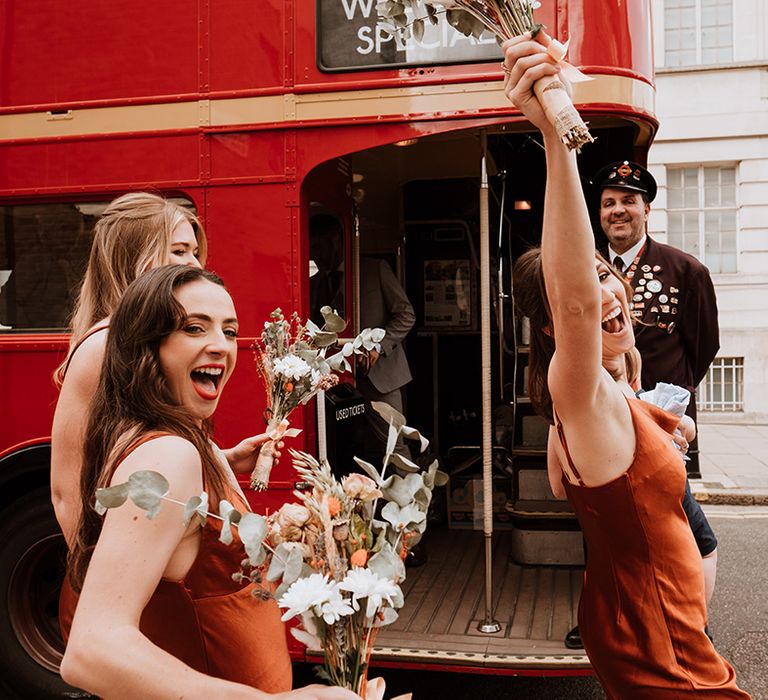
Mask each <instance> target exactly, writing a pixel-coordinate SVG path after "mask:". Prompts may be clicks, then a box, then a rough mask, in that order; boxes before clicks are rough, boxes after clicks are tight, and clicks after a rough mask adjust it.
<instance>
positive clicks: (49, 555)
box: [0, 0, 657, 697]
mask: <svg viewBox="0 0 768 700" xmlns="http://www.w3.org/2000/svg"><path fill="white" fill-rule="evenodd" d="M375 4H376V3H375V1H374V0H317V1H316V2H314V3H312V2H309V1H308V0H262V1H261V2H259V3H254V2H244V1H243V0H217V2H215V3H214V2H210V1H209V0H198V1H197V2H189V3H182V4H178V3H154V2H148V1H147V0H130V2H129V1H128V0H113V1H112V2H110V3H87V4H86V5H85V6H83V5H78V4H73V3H70V2H64V1H63V0H38V2H35V3H33V4H20V3H15V2H13V0H0V26H1V27H2V29H0V75H2V80H0V285H1V286H0V395H1V396H2V401H0V561H2V562H3V566H2V567H1V568H0V598H2V600H3V601H4V604H3V605H2V606H0V649H2V654H0V678H3V679H4V683H5V684H6V686H7V689H6V692H7V693H9V694H13V693H15V694H16V695H18V696H19V697H66V696H68V695H67V694H68V693H71V689H68V688H67V687H66V686H65V685H64V684H63V683H62V682H61V680H60V679H59V677H58V674H57V668H58V662H59V660H60V658H61V653H62V643H61V639H60V636H59V633H58V626H57V622H56V612H57V599H58V586H59V583H60V580H61V576H62V571H63V568H62V562H63V550H64V544H63V538H62V537H61V535H60V533H59V531H58V528H57V526H56V522H55V519H54V517H53V511H52V508H51V506H50V493H49V461H50V438H49V435H50V426H51V420H52V415H53V409H54V406H55V402H56V397H57V394H56V390H55V387H54V385H53V382H52V379H51V375H52V372H53V370H54V368H55V367H56V366H57V365H58V363H59V362H60V361H61V359H62V357H63V354H64V352H65V349H66V346H67V340H68V336H67V330H66V329H67V321H68V316H69V314H70V311H71V308H72V302H73V297H74V294H75V293H76V290H77V287H78V284H79V282H80V278H81V275H82V272H83V269H84V266H85V262H86V257H87V253H88V250H89V245H90V235H91V229H92V226H93V223H94V221H95V220H96V218H97V217H98V215H99V213H100V212H101V211H102V210H103V208H104V206H105V204H106V203H107V202H109V201H110V200H111V199H113V198H114V197H115V196H117V195H119V194H121V193H124V192H127V191H131V190H147V189H148V190H152V191H157V192H161V193H163V194H164V195H165V196H168V197H174V198H178V199H179V200H181V201H183V202H186V203H187V204H188V205H189V206H192V207H194V208H195V210H196V211H197V213H198V215H199V216H200V218H201V220H202V221H203V223H204V225H205V228H206V231H207V233H208V236H209V241H210V257H209V266H210V267H211V268H212V269H213V270H215V271H216V272H218V273H219V274H221V275H222V277H223V278H224V279H225V280H226V282H227V284H228V287H229V289H230V291H231V293H232V296H233V298H234V299H235V301H236V304H237V308H238V312H239V317H240V321H241V330H242V337H241V338H240V340H239V347H240V348H241V350H242V357H241V361H240V363H239V367H238V369H237V374H236V376H235V378H234V380H233V381H232V382H231V384H230V388H229V389H228V392H227V396H226V397H225V400H224V401H223V402H222V405H221V408H220V410H219V413H218V416H217V426H216V427H217V438H218V439H220V441H221V442H222V443H227V444H229V443H232V442H234V441H235V440H237V439H240V438H242V437H243V436H244V435H246V434H253V433H254V432H257V431H259V430H260V429H261V428H262V426H263V420H262V410H263V404H264V399H263V392H262V389H261V387H260V386H259V383H258V379H257V375H256V372H254V371H253V370H252V367H251V366H250V361H251V354H250V349H249V347H250V345H251V342H252V340H253V338H254V337H255V336H256V335H257V334H258V333H259V332H260V329H261V327H262V324H263V321H264V320H265V319H266V318H267V317H268V314H269V312H270V311H272V309H274V308H275V307H277V306H280V307H282V308H283V309H284V310H288V311H293V310H296V311H298V312H299V313H300V314H301V315H303V316H306V315H308V314H309V312H310V309H311V305H312V302H313V301H316V300H313V299H311V293H310V286H311V285H310V274H309V270H310V264H311V263H310V253H311V245H310V243H311V235H312V233H311V231H312V227H311V220H312V218H313V217H314V215H316V214H324V215H329V216H332V217H335V219H336V220H337V221H338V223H339V226H340V229H341V230H343V244H342V246H341V249H342V258H343V259H342V260H339V261H337V263H338V264H337V266H336V268H335V270H336V272H337V273H338V274H337V275H336V284H337V286H338V289H337V292H338V294H337V299H338V300H339V306H340V310H341V311H343V313H344V314H345V315H346V317H347V318H348V319H349V320H350V330H351V329H352V327H353V326H355V325H356V324H355V319H356V317H357V318H359V313H358V312H359V298H360V278H359V258H360V256H361V255H369V256H375V257H379V258H384V259H386V260H388V262H389V263H390V264H391V265H392V266H393V269H394V270H395V271H396V273H397V274H398V276H399V277H400V279H401V281H402V283H403V286H404V288H405V289H406V292H407V294H408V295H409V297H410V298H411V300H412V302H413V305H414V308H415V310H416V315H417V322H416V326H415V328H414V330H413V331H412V333H411V335H410V337H409V339H408V341H407V354H408V357H409V361H410V364H411V368H412V371H413V374H414V377H415V378H414V381H413V382H411V384H410V385H409V386H408V387H407V392H406V393H407V397H406V398H407V402H406V403H407V413H408V416H409V423H410V424H412V425H415V426H417V427H419V428H420V429H421V430H422V432H423V433H424V434H426V435H429V436H430V437H431V439H432V447H433V449H434V451H435V454H436V455H437V456H438V457H439V458H440V459H441V461H442V463H443V468H444V469H445V470H446V471H448V472H449V473H450V475H451V482H450V484H449V486H448V487H447V489H446V490H445V492H444V493H441V494H438V495H437V496H436V504H435V508H434V510H435V513H434V516H433V517H432V519H433V520H434V522H433V523H432V524H431V526H430V529H429V532H428V538H427V545H428V548H429V550H428V551H429V560H428V563H427V564H426V565H425V566H424V567H421V568H419V569H411V570H409V576H408V579H407V580H406V582H405V584H404V590H405V592H406V607H405V608H404V609H403V610H402V611H401V615H400V618H399V619H398V621H397V622H396V623H395V624H394V625H392V626H391V627H390V628H387V629H386V630H384V631H382V633H381V635H380V636H379V638H378V646H377V648H376V651H375V653H374V657H373V659H374V663H381V664H386V663H388V664H396V665H402V666H411V667H425V668H426V667H431V668H432V667H433V668H440V669H443V670H445V669H454V670H475V671H478V672H482V671H485V672H488V671H489V670H491V671H493V672H499V673H504V672H509V673H512V672H514V673H543V674H548V673H577V672H588V669H589V664H588V661H587V659H586V657H585V656H584V655H583V653H579V652H570V651H568V650H566V649H565V648H564V647H563V644H562V639H563V636H564V634H565V632H566V631H567V630H568V629H569V628H570V626H571V625H572V624H575V609H576V604H577V602H578V595H579V591H580V587H581V575H582V574H581V572H582V570H581V564H582V552H581V539H580V535H579V533H578V528H577V525H576V522H575V519H574V517H573V514H572V513H570V512H569V511H568V510H567V509H564V508H563V507H562V506H561V505H560V504H558V503H555V502H554V501H553V499H552V497H551V493H550V492H549V490H548V486H547V482H546V472H545V469H544V464H545V448H544V444H543V440H542V428H543V426H542V425H541V423H540V422H538V421H537V418H536V417H535V416H534V415H533V414H532V411H531V410H530V404H529V402H528V401H527V398H526V396H525V389H524V387H525V365H526V347H525V328H524V325H521V324H520V322H519V321H518V320H516V319H515V315H514V309H513V307H512V301H511V297H510V293H511V280H510V262H511V260H512V259H514V257H515V256H516V255H517V254H519V252H520V251H522V250H523V249H524V248H525V247H527V246H528V245H530V244H533V243H535V242H536V241H537V240H538V237H539V229H540V224H541V212H542V202H543V190H544V188H543V182H544V166H543V162H544V161H543V153H542V150H541V148H540V145H539V143H538V142H537V136H536V134H535V132H534V130H533V129H532V128H531V126H530V124H528V123H527V122H526V121H525V120H524V119H522V117H521V116H520V115H519V113H518V112H516V110H515V109H514V108H513V107H512V106H511V105H510V104H509V103H508V102H507V101H506V99H505V97H504V95H503V93H502V91H501V78H502V74H501V69H500V66H499V60H500V58H501V52H500V49H499V47H498V45H497V44H496V43H495V41H494V40H493V38H491V37H489V38H481V40H474V39H468V38H466V37H464V36H462V35H460V34H458V33H456V32H455V31H453V30H452V29H451V28H450V27H448V25H447V24H446V23H444V22H441V23H439V24H438V25H437V26H436V27H428V31H427V33H425V35H424V37H423V38H422V39H421V40H420V41H418V42H417V41H415V40H409V41H407V42H403V41H400V40H397V39H394V38H392V37H389V36H388V35H387V34H386V33H383V32H381V31H380V30H379V29H377V21H376V16H375V15H376V10H375ZM650 4H651V3H650V0H632V2H624V3H621V2H604V1H603V0H557V1H555V0H542V7H541V8H540V9H539V10H538V18H539V20H540V21H542V22H543V23H544V24H545V25H546V26H547V27H548V29H549V31H550V33H551V34H553V35H554V36H555V37H557V38H559V39H560V40H562V41H565V40H566V39H570V52H569V60H570V61H571V62H572V63H574V64H576V65H578V66H580V67H581V68H582V70H583V71H584V72H586V73H587V74H589V75H590V76H591V77H592V78H594V79H593V80H592V81H590V82H587V83H581V84H579V85H577V86H576V89H575V95H574V101H575V103H576V104H577V106H578V108H579V109H580V111H581V112H582V114H583V115H584V116H585V119H587V120H588V121H589V123H590V128H591V131H592V133H593V134H594V135H595V136H596V137H597V141H596V142H595V143H594V144H592V145H589V146H587V147H586V148H585V149H584V153H583V155H582V156H581V160H580V167H581V170H582V172H583V174H584V176H585V179H588V177H589V175H590V174H591V173H593V172H595V171H596V170H597V169H598V167H599V166H600V165H602V164H604V163H606V162H609V161H612V160H617V159H620V158H626V157H630V158H633V159H634V160H637V161H641V162H643V161H644V160H645V155H646V152H647V149H648V147H649V145H650V142H651V140H652V138H653V135H654V133H655V130H656V126H657V124H656V121H655V118H654V115H653V106H654V86H653V61H652V48H651V17H650ZM483 339H485V344H484V342H483ZM483 347H485V351H484V352H485V354H483V350H482V348H483ZM348 393H349V396H351V397H352V398H349V396H348V397H346V398H345V397H344V396H339V397H336V398H335V400H336V401H337V403H336V404H333V403H329V404H328V405H329V406H330V407H331V408H332V407H333V406H334V405H335V406H337V407H338V406H342V405H343V402H344V401H347V402H350V401H351V402H354V401H355V400H356V399H355V398H354V392H352V391H350V392H348ZM484 397H485V400H484ZM319 413H323V412H319ZM356 414H357V411H344V410H337V411H333V410H330V411H325V417H324V419H323V420H321V421H320V422H319V423H318V420H317V416H316V412H315V409H314V408H312V407H309V408H307V409H306V410H304V411H303V413H301V414H300V415H297V416H296V419H295V421H294V423H295V424H296V425H298V426H299V427H303V428H304V433H303V437H302V438H301V445H300V446H301V447H302V448H303V449H307V450H309V451H314V450H315V449H316V446H317V441H318V436H320V437H321V438H322V440H321V442H322V446H323V447H324V448H327V450H328V453H329V459H330V460H331V461H332V462H333V461H334V460H337V461H340V460H342V459H346V458H348V455H346V454H345V446H346V444H347V442H348V435H349V430H350V427H351V423H349V422H346V423H345V421H348V419H350V417H354V416H355V415H356ZM321 418H323V416H321ZM318 425H319V426H320V427H319V428H318ZM294 486H295V478H294V476H293V474H292V470H291V467H290V465H289V464H288V460H284V461H283V462H282V463H281V464H280V465H279V466H278V468H277V469H276V472H275V474H274V476H273V482H272V486H271V489H270V491H269V492H267V494H266V495H260V496H258V497H256V496H255V495H254V494H251V495H252V496H253V498H252V502H253V505H254V507H255V508H257V509H264V508H267V507H269V508H274V507H275V506H277V505H279V504H280V503H282V502H284V501H285V500H287V499H290V498H291V497H292V496H291V492H292V490H293V488H294ZM292 651H293V653H294V655H295V658H297V659H298V658H305V657H306V653H305V651H304V650H303V649H299V648H297V647H295V646H294V647H292Z"/></svg>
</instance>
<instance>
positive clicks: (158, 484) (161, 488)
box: [128, 469, 170, 520]
mask: <svg viewBox="0 0 768 700" xmlns="http://www.w3.org/2000/svg"><path fill="white" fill-rule="evenodd" d="M169 490H170V485H169V484H168V479H166V478H165V477H164V476H163V475H162V474H160V473H159V472H156V471H151V470H149V469H143V470H141V471H137V472H133V474H131V475H130V476H129V477H128V498H130V499H131V500H132V501H133V502H134V503H135V504H136V505H137V506H138V507H139V508H141V509H142V510H143V511H145V512H146V514H147V517H148V518H149V519H150V520H152V519H153V518H155V517H156V516H157V514H158V513H159V512H160V504H161V503H162V498H163V496H167V495H168V491H169Z"/></svg>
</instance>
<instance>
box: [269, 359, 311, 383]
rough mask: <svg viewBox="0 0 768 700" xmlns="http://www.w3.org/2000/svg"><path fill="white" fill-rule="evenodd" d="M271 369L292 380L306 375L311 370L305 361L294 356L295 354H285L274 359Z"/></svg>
mask: <svg viewBox="0 0 768 700" xmlns="http://www.w3.org/2000/svg"><path fill="white" fill-rule="evenodd" d="M273 369H274V372H275V374H279V375H281V376H283V377H285V378H286V379H294V380H296V379H301V378H302V377H306V376H307V375H308V374H309V373H310V372H311V371H312V368H311V367H310V366H309V365H308V364H307V363H306V361H305V360H302V359H301V358H300V357H296V355H286V356H285V357H281V358H280V359H278V360H275V364H274V366H273Z"/></svg>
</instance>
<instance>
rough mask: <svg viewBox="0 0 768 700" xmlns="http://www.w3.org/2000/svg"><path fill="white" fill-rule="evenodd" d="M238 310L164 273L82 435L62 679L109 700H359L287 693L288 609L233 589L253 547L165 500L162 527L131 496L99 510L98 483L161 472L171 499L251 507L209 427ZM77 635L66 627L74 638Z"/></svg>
mask: <svg viewBox="0 0 768 700" xmlns="http://www.w3.org/2000/svg"><path fill="white" fill-rule="evenodd" d="M237 331H238V323H237V316H236V313H235V309H234V306H233V304H232V299H231V298H230V296H229V294H228V293H227V292H226V290H225V289H224V287H223V284H222V282H221V280H220V279H219V278H218V277H216V276H215V275H213V274H211V273H209V272H206V271H204V270H202V269H200V268H198V267H182V266H178V265H170V266H164V267H160V268H156V269H154V270H151V271H149V272H147V273H145V274H144V275H142V276H141V277H139V278H138V279H137V280H136V281H135V282H134V283H133V284H131V285H130V286H129V287H128V289H127V290H126V292H125V295H124V296H123V298H122V300H121V301H120V302H119V304H118V305H117V308H116V309H115V310H114V312H113V314H112V316H111V320H110V332H109V335H108V337H107V342H106V348H105V354H104V362H103V367H102V371H101V375H100V379H99V383H98V387H97V389H96V393H95V396H94V398H93V401H92V403H91V410H90V415H89V418H88V427H87V430H86V438H85V453H84V460H83V469H82V482H81V492H80V496H81V498H80V501H81V503H82V506H81V508H80V513H79V525H78V528H77V532H76V534H75V537H74V538H73V542H72V550H71V553H70V561H69V564H70V566H69V577H70V580H71V583H72V587H73V589H74V590H75V591H78V592H79V600H78V601H77V609H76V611H75V614H74V621H73V623H72V628H71V632H70V635H69V640H68V644H67V649H66V653H65V655H64V659H63V661H62V666H61V674H62V677H63V678H64V680H66V681H67V682H68V683H71V684H72V685H75V686H77V687H81V688H84V689H85V690H87V691H89V692H91V693H94V694H97V695H98V696H99V697H103V698H142V700H146V699H150V698H180V697H183V698H201V699H202V698H262V697H268V696H269V695H268V694H277V696H278V697H295V698H297V699H298V698H303V699H307V700H308V699H310V698H318V699H321V698H339V699H340V700H345V699H349V700H351V699H353V698H355V697H357V696H355V695H354V694H353V693H351V692H350V691H346V690H343V689H341V688H328V687H322V686H310V687H308V688H304V689H301V690H297V691H294V692H290V687H291V667H290V659H289V657H288V651H287V645H286V639H285V629H284V626H283V624H282V623H281V621H280V612H279V610H278V607H277V603H276V602H275V601H274V600H272V599H269V600H265V599H263V596H254V595H253V592H254V587H255V584H253V583H250V582H249V581H248V579H245V581H242V580H241V579H238V580H234V579H233V577H232V574H233V573H235V572H237V571H239V570H240V563H241V561H242V559H243V557H244V556H245V555H244V550H243V547H242V545H241V543H240V542H239V539H238V537H237V534H236V532H235V533H234V535H235V541H234V542H233V543H232V544H230V545H224V544H222V543H221V542H220V541H219V535H220V533H221V523H220V521H219V520H217V519H215V518H212V517H208V518H207V519H206V520H202V519H201V518H200V517H199V516H197V515H194V516H193V517H192V519H191V521H189V523H188V524H186V525H185V523H184V518H183V512H182V509H181V508H179V507H176V506H174V505H172V504H167V503H166V504H165V505H164V507H163V508H161V510H160V512H159V514H158V515H157V516H156V517H155V518H153V519H149V518H147V517H146V516H145V514H144V512H143V511H142V510H140V509H139V508H137V507H136V506H135V505H134V504H133V503H132V502H130V501H128V502H127V503H125V504H124V505H123V506H121V507H119V508H114V509H110V510H109V511H107V513H106V515H104V516H101V515H99V514H98V513H97V512H96V511H95V510H94V508H93V502H94V494H95V491H96V489H97V488H99V487H102V486H108V485H110V484H113V485H114V484H118V483H124V482H126V481H127V480H128V479H129V477H130V476H131V475H132V474H133V473H135V472H137V471H140V470H146V469H149V470H154V471H157V472H159V473H160V474H162V475H163V476H164V477H165V478H166V479H167V481H168V483H169V485H170V489H169V494H168V495H169V496H170V497H171V498H173V499H176V500H178V501H181V502H182V503H183V502H187V501H188V499H189V498H191V497H192V496H198V495H200V493H201V492H202V491H206V492H207V493H208V494H209V497H210V504H211V505H210V509H211V510H214V511H215V510H217V505H218V503H219V501H220V500H221V499H227V500H228V501H229V502H230V503H232V504H233V505H234V506H235V507H236V508H237V509H238V510H240V511H241V512H242V511H244V510H247V509H248V505H247V503H246V501H245V499H244V498H243V497H242V495H241V494H240V491H239V489H238V488H237V485H236V482H235V480H234V475H233V473H232V471H231V469H230V467H229V465H228V464H227V463H226V460H223V459H222V458H220V456H219V453H217V451H216V450H215V448H214V445H213V443H212V442H211V440H210V435H211V430H210V425H209V421H210V418H211V417H212V415H213V412H214V411H215V409H216V406H217V404H218V402H219V399H220V397H221V393H222V391H223V389H224V387H225V385H226V383H227V381H228V380H229V377H230V376H231V374H232V371H233V369H234V366H235V361H236V359H237ZM65 632H66V630H65Z"/></svg>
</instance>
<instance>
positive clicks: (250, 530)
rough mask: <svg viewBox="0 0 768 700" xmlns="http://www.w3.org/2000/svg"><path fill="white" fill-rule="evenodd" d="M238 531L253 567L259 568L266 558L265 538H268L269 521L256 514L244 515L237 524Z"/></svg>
mask: <svg viewBox="0 0 768 700" xmlns="http://www.w3.org/2000/svg"><path fill="white" fill-rule="evenodd" d="M237 531H238V533H239V535H240V540H241V541H242V543H243V546H244V547H245V552H246V554H247V555H248V561H249V562H250V563H251V566H259V565H260V564H261V563H262V562H263V561H264V559H265V558H266V550H265V549H264V538H265V537H266V536H267V521H266V520H265V519H264V518H263V517H262V516H260V515H257V514H256V513H244V514H243V516H242V517H241V518H240V522H239V523H238V524H237Z"/></svg>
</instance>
